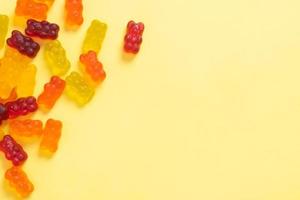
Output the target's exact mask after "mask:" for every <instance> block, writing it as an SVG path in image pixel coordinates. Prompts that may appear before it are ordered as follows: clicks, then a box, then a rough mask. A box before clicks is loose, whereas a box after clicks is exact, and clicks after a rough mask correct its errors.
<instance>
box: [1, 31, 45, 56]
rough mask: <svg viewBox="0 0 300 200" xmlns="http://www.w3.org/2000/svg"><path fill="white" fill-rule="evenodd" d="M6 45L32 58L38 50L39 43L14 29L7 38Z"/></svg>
mask: <svg viewBox="0 0 300 200" xmlns="http://www.w3.org/2000/svg"><path fill="white" fill-rule="evenodd" d="M6 42H7V44H8V46H10V47H12V48H15V49H17V50H18V51H19V52H20V53H21V54H23V55H26V56H28V57H30V58H34V57H35V56H36V54H37V53H38V52H39V50H40V45H39V44H38V43H36V42H35V41H33V39H32V38H30V37H27V36H25V35H23V34H22V33H21V32H20V31H17V30H14V31H13V32H12V35H11V37H10V38H8V39H7V41H6Z"/></svg>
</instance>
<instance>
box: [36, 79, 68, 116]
mask: <svg viewBox="0 0 300 200" xmlns="http://www.w3.org/2000/svg"><path fill="white" fill-rule="evenodd" d="M65 85H66V83H65V81H64V80H62V79H60V78H59V77H58V76H53V77H52V78H51V80H50V82H49V83H46V84H45V86H44V91H43V93H42V94H41V95H40V96H39V97H38V104H39V107H40V108H44V109H46V110H50V109H51V108H52V107H53V106H54V104H55V103H56V101H57V100H58V98H59V97H60V96H61V95H62V93H63V91H64V89H65Z"/></svg>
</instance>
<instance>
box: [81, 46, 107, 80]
mask: <svg viewBox="0 0 300 200" xmlns="http://www.w3.org/2000/svg"><path fill="white" fill-rule="evenodd" d="M80 62H81V64H82V65H83V66H84V72H85V73H86V74H87V75H88V77H89V79H91V80H92V82H94V83H99V82H102V81H103V80H104V79H105V77H106V74H105V71H104V70H103V66H102V63H101V62H99V61H98V59H97V53H96V52H94V51H89V52H88V53H86V54H82V55H81V56H80Z"/></svg>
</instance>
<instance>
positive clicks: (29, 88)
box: [16, 64, 37, 97]
mask: <svg viewBox="0 0 300 200" xmlns="http://www.w3.org/2000/svg"><path fill="white" fill-rule="evenodd" d="M36 71H37V69H36V66H35V65H34V64H29V65H27V66H26V67H25V69H24V70H23V71H22V73H21V74H20V77H19V79H18V81H17V88H16V92H17V94H18V97H27V96H31V95H33V92H34V87H35V77H36Z"/></svg>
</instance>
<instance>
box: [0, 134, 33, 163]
mask: <svg viewBox="0 0 300 200" xmlns="http://www.w3.org/2000/svg"><path fill="white" fill-rule="evenodd" d="M0 151H2V152H3V153H4V154H5V157H6V159H7V160H10V161H11V162H12V163H13V165H14V166H19V165H22V164H23V163H24V162H25V161H26V160H27V157H28V156H27V153H26V152H25V151H24V150H23V147H22V146H21V145H20V144H18V143H17V142H16V141H15V140H14V138H12V137H11V136H10V135H5V136H4V137H3V139H2V141H0Z"/></svg>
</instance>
